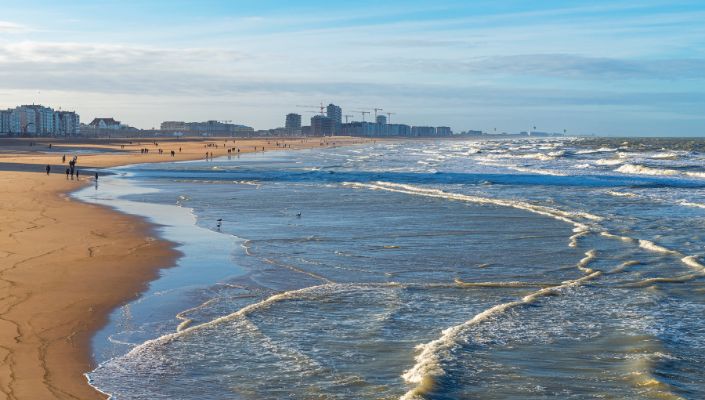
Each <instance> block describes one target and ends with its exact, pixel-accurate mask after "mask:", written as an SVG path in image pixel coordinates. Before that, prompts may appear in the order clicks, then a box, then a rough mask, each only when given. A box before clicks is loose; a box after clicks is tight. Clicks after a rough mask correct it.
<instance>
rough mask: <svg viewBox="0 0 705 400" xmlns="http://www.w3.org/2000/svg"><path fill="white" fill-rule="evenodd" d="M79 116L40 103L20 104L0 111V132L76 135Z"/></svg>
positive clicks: (30, 134) (33, 134)
mask: <svg viewBox="0 0 705 400" xmlns="http://www.w3.org/2000/svg"><path fill="white" fill-rule="evenodd" d="M79 124H80V120H79V116H78V114H76V113H75V112H73V111H54V110H53V109H52V108H49V107H44V106H41V105H36V104H32V105H22V106H17V107H15V108H12V109H9V110H6V111H2V112H0V132H1V133H4V134H10V135H16V136H50V135H76V134H78V132H79Z"/></svg>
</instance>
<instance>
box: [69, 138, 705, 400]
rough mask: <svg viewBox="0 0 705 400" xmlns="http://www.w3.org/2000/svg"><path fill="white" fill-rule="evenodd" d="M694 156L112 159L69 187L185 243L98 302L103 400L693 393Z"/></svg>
mask: <svg viewBox="0 0 705 400" xmlns="http://www.w3.org/2000/svg"><path fill="white" fill-rule="evenodd" d="M702 147H703V142H700V141H692V140H690V141H688V142H685V141H679V140H653V139H645V140H634V141H632V142H627V143H625V142H624V141H623V140H619V141H617V140H611V139H609V140H608V139H605V140H601V139H590V140H570V139H533V140H505V141H466V142H460V141H440V142H402V143H379V144H374V145H372V144H370V145H364V146H354V147H344V148H334V149H320V150H309V151H297V152H278V153H263V154H256V155H247V156H242V157H240V158H237V157H233V158H230V159H228V158H221V159H217V160H216V161H213V162H202V161H198V162H185V163H184V162H182V163H170V164H155V165H138V166H131V167H125V168H118V169H116V170H115V171H116V172H117V175H115V176H113V177H106V179H104V180H102V181H101V183H100V186H99V187H98V189H94V188H90V189H86V190H83V191H82V192H79V193H78V194H77V196H78V197H79V198H82V199H84V200H85V201H95V202H99V203H102V204H107V205H110V206H113V207H116V208H118V209H120V210H122V211H125V212H129V213H133V214H137V215H143V216H146V217H148V218H151V219H152V220H153V221H154V222H155V223H157V224H159V225H160V227H159V228H158V231H159V233H160V234H161V235H162V236H164V237H165V238H167V239H169V240H172V241H174V242H176V243H178V244H179V249H180V250H181V251H182V252H183V253H184V256H183V257H182V258H181V259H180V260H179V261H178V265H177V266H176V267H174V268H171V269H167V270H164V271H162V274H161V278H160V279H158V280H156V281H155V282H153V283H152V284H151V285H150V288H149V289H148V291H147V292H146V293H144V294H143V295H142V296H141V297H140V298H139V299H138V300H136V301H134V302H132V303H130V304H127V305H125V306H124V307H123V308H121V309H119V310H116V312H115V313H113V315H112V317H111V322H110V324H109V325H108V326H107V327H106V328H105V329H104V330H102V331H101V332H100V333H99V334H98V335H97V336H96V338H95V340H94V349H95V357H96V359H97V360H98V361H99V362H101V364H100V366H99V367H98V368H97V369H96V370H95V371H93V372H92V373H90V375H89V376H90V379H91V381H92V383H93V384H94V385H96V386H97V387H98V388H100V389H101V390H103V391H105V392H108V393H111V394H112V395H113V396H114V398H117V399H159V398H163V399H167V398H199V399H201V398H206V399H210V398H212V399H220V398H235V399H250V398H252V399H255V398H256V399H262V398H272V399H274V398H282V397H291V398H306V399H314V398H315V399H317V398H321V399H323V398H325V399H328V398H375V399H377V398H389V399H392V398H407V399H408V398H429V399H456V398H482V399H486V398H515V399H526V398H545V397H559V398H637V399H641V398H644V399H648V398H693V399H695V398H702V397H705V384H703V383H701V382H702V381H703V377H704V375H705V374H704V373H703V372H702V371H701V368H700V366H701V365H705V355H704V354H705V353H704V352H703V350H705V349H704V348H705V322H703V321H702V318H701V316H702V315H705V313H704V312H705V300H704V299H703V298H704V296H703V295H705V285H703V282H705V280H704V279H703V273H704V270H703V266H702V263H703V261H701V256H703V244H704V240H703V229H702V227H703V222H704V220H705V197H703V194H705V191H704V190H705V168H704V167H703V165H704V164H703V161H704V159H705V155H703V154H702V153H701V150H702V149H701V148H702ZM218 219H222V226H221V227H220V228H218V227H217V220H218Z"/></svg>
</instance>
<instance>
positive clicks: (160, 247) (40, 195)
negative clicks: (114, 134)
mask: <svg viewBox="0 0 705 400" xmlns="http://www.w3.org/2000/svg"><path fill="white" fill-rule="evenodd" d="M156 140H157V141H158V143H159V146H155V145H154V143H152V142H151V139H150V140H147V139H142V140H135V139H133V140H132V143H131V144H130V142H129V140H85V141H72V142H65V141H60V140H40V141H32V142H34V143H35V145H33V146H30V145H29V143H30V140H29V139H22V140H12V139H0V187H1V188H2V190H1V191H0V293H1V295H0V357H2V365H0V398H7V399H54V398H56V399H100V398H105V396H104V395H103V394H101V393H99V392H98V391H96V390H94V389H93V388H92V387H91V386H90V385H88V383H87V382H86V379H85V376H84V373H86V372H88V371H90V370H91V369H92V368H93V367H94V365H93V361H92V358H91V349H90V340H91V337H92V335H93V334H94V333H95V332H96V331H97V330H98V329H100V328H101V327H102V326H103V325H104V324H105V323H106V322H107V317H108V315H109V313H110V312H111V311H112V310H113V309H115V308H116V307H119V306H120V305H122V304H125V303H126V302H127V301H129V300H131V299H134V298H135V297H136V296H139V294H140V293H141V292H142V291H143V290H144V289H145V288H146V285H147V283H148V282H149V281H150V280H152V279H154V278H156V277H157V276H158V274H159V269H161V268H167V267H170V266H172V265H174V261H175V259H176V257H178V252H177V251H175V250H174V247H173V245H172V243H169V242H166V241H163V240H161V239H158V238H156V237H154V234H153V231H152V228H151V227H150V225H149V224H148V223H146V222H145V221H143V220H141V219H139V218H136V217H132V216H128V215H123V214H120V213H118V212H115V211H113V210H111V209H108V208H104V207H100V206H96V205H90V204H84V203H81V202H78V201H75V200H72V199H70V198H69V197H68V196H67V193H68V192H71V191H73V190H76V189H78V188H79V187H81V185H86V184H92V183H93V178H92V176H88V174H87V173H86V172H84V173H83V175H82V177H81V180H80V181H75V180H67V179H66V176H65V173H64V170H65V169H66V166H67V164H62V163H61V156H62V154H64V150H65V154H66V161H67V162H68V161H69V159H70V158H72V157H73V154H75V153H74V152H73V150H75V149H79V148H80V149H82V150H84V151H92V150H96V151H106V150H110V151H111V152H110V153H102V154H101V153H95V154H84V153H81V154H78V167H79V170H80V169H82V168H83V167H110V166H117V165H125V164H133V163H141V162H166V161H174V160H190V159H202V158H204V157H205V152H206V151H208V152H209V153H210V152H212V153H213V155H214V156H216V157H217V156H222V155H226V154H227V149H228V148H238V147H239V148H240V150H241V153H245V152H251V151H253V150H254V149H255V147H256V148H257V151H262V147H263V146H264V147H265V149H267V150H276V149H283V148H284V146H283V144H286V145H287V148H288V145H291V148H292V149H301V148H310V147H321V146H329V145H333V143H335V145H348V144H352V143H359V142H361V141H362V140H360V139H357V138H339V137H338V138H326V139H325V141H324V140H319V139H308V140H305V141H302V140H298V139H296V140H295V139H289V140H276V139H272V140H256V139H252V140H244V139H243V140H236V141H235V143H233V141H232V139H209V140H193V141H186V140H168V139H161V140H160V139H156ZM224 140H227V142H226V143H224ZM138 142H139V143H138ZM277 142H278V143H279V145H278V146H277ZM49 143H52V145H53V146H52V147H53V151H54V153H52V154H44V153H42V152H45V151H47V150H48V144H49ZM208 144H211V145H216V144H217V145H218V147H214V146H210V147H204V146H207V145H208ZM122 146H124V149H123V148H122ZM141 148H149V149H150V152H149V154H141V153H140V151H139V149H141ZM159 148H162V149H163V150H164V154H158V151H157V150H158V149H159ZM179 148H181V152H179ZM59 149H60V152H56V151H57V150H59ZM171 150H174V151H175V152H176V155H175V156H174V157H172V156H171V155H170V151H171ZM115 152H117V153H115ZM233 154H236V152H234V153H233ZM47 164H50V165H51V166H52V172H51V174H50V175H48V176H47V174H46V173H45V172H44V168H45V165H47Z"/></svg>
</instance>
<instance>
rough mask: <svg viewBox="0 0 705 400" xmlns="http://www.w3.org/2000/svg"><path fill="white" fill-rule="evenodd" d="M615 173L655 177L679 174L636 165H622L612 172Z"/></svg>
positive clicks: (668, 170)
mask: <svg viewBox="0 0 705 400" xmlns="http://www.w3.org/2000/svg"><path fill="white" fill-rule="evenodd" d="M614 171H615V172H620V173H623V174H637V175H655V176H673V175H678V174H679V172H678V171H676V170H675V169H661V168H651V167H646V166H643V165H638V164H624V165H622V166H621V167H619V168H617V169H615V170H614Z"/></svg>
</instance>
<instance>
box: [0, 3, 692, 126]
mask: <svg viewBox="0 0 705 400" xmlns="http://www.w3.org/2000/svg"><path fill="white" fill-rule="evenodd" d="M382 3H383V4H382ZM635 3H641V4H639V5H636V4H635ZM703 21H705V3H703V1H702V0H695V1H678V0H673V1H641V2H633V1H621V0H615V1H571V0H564V1H502V0H494V1H482V0H479V1H466V0H464V1H459V0H456V1H451V0H435V1H418V0H405V1H396V0H394V1H385V2H380V1H367V0H358V1H351V2H348V1H345V2H343V1H339V2H336V1H330V0H329V1H273V0H259V1H215V0H201V1H183V0H168V1H167V0H165V1H161V0H153V1H137V0H101V1H83V0H76V1H61V2H58V1H54V0H42V1H36V0H22V1H15V0H3V1H2V3H1V4H0V107H1V108H6V107H14V106H15V105H16V104H20V103H41V104H45V105H49V106H52V107H55V108H59V107H61V108H62V109H75V110H76V111H78V112H79V113H80V114H81V118H82V120H84V121H86V120H90V119H92V118H93V117H96V116H100V117H115V118H116V119H119V120H121V121H123V122H124V123H128V124H130V125H133V126H137V127H141V128H151V127H153V126H158V125H159V123H160V122H161V121H163V120H207V119H219V120H232V121H234V122H238V123H242V124H246V125H251V126H254V127H255V128H257V129H264V128H271V127H276V126H281V125H283V120H284V114H286V113H287V112H301V113H302V114H304V115H305V116H306V117H305V118H307V117H309V116H311V115H312V114H311V113H308V112H307V111H309V110H312V108H308V109H307V108H297V107H295V105H297V104H298V105H316V104H319V103H320V102H321V101H323V102H324V103H326V104H327V103H329V102H333V103H336V104H339V105H341V106H342V107H343V111H344V113H345V114H354V115H355V118H356V119H359V118H360V114H359V113H354V112H352V110H360V109H363V110H364V109H372V108H374V107H378V108H383V109H384V110H385V111H384V112H393V113H395V114H394V115H392V116H391V118H392V122H404V123H408V124H412V125H425V124H428V125H450V126H451V127H452V128H453V129H454V130H456V131H459V130H466V129H483V130H485V131H493V130H494V129H495V128H496V129H497V130H498V131H508V132H514V131H520V130H526V129H530V128H531V127H533V126H536V127H537V128H538V130H543V131H563V129H567V130H568V132H569V133H574V134H589V133H596V134H607V135H673V136H703V135H705V23H703ZM368 118H369V117H368Z"/></svg>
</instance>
